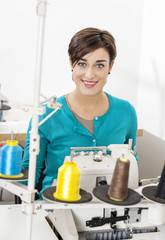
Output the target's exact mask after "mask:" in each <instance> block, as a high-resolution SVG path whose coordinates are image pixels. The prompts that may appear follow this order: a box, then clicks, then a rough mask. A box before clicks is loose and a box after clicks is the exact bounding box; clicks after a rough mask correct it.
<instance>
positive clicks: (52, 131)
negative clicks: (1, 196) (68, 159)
mask: <svg viewBox="0 0 165 240" xmlns="http://www.w3.org/2000/svg"><path fill="white" fill-rule="evenodd" d="M107 96H108V97H109V101H110V107H109V109H108V111H107V112H106V113H105V114H104V115H103V116H95V117H94V134H93V135H92V134H91V133H90V132H89V131H88V130H87V129H86V128H85V127H83V126H82V125H81V124H80V123H79V122H78V121H77V120H76V118H75V117H74V115H73V113H72V112H71V110H70V109H69V107H68V105H67V103H66V100H65V96H61V97H59V98H58V99H57V102H60V103H61V104H62V108H61V110H58V111H57V112H56V113H55V114H54V115H53V116H51V117H50V118H49V119H48V120H47V121H46V122H44V123H43V124H42V125H41V126H40V127H39V136H40V152H39V155H38V156H37V165H36V183H37V181H38V179H39V176H40V173H41V171H42V169H43V166H44V163H45V170H44V174H45V178H44V180H43V188H42V190H44V189H45V188H48V187H50V186H51V184H52V182H53V180H54V179H55V178H57V173H58V168H59V167H60V166H61V165H62V164H63V161H64V158H65V156H69V155H70V147H90V146H108V145H110V144H124V143H128V141H129V139H132V140H133V147H134V146H136V136H137V116H136V112H135V109H134V107H133V106H132V105H131V104H130V103H129V102H128V101H126V100H122V99H119V98H116V97H113V96H111V95H110V94H107ZM53 110H54V109H50V108H48V107H47V106H46V112H45V114H44V115H42V116H40V117H39V121H41V120H42V119H44V118H45V117H46V116H47V115H48V114H50V113H51V112H52V111H53ZM30 129H31V122H30V124H29V128H28V132H27V139H26V145H25V149H24V157H23V162H22V168H23V169H28V167H29V144H30V134H29V131H30Z"/></svg>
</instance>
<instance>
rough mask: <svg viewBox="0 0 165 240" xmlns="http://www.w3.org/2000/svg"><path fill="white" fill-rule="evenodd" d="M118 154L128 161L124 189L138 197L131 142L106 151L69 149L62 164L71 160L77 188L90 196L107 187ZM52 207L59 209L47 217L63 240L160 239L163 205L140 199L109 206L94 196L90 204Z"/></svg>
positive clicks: (164, 228)
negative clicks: (77, 174)
mask: <svg viewBox="0 0 165 240" xmlns="http://www.w3.org/2000/svg"><path fill="white" fill-rule="evenodd" d="M107 151H110V152H111V155H109V154H107ZM121 155H124V156H126V157H127V158H128V159H129V160H130V174H129V183H128V187H129V188H131V189H136V191H137V192H139V195H141V189H142V188H143V187H139V177H138V164H137V160H136V158H135V156H134V154H133V151H132V150H131V143H130V144H128V145H127V144H124V145H110V146H108V147H107V148H106V147H96V148H72V149H71V156H67V157H66V158H65V161H70V160H71V158H73V159H72V160H73V161H74V162H76V164H77V166H78V167H79V168H80V170H81V183H80V188H82V189H84V190H86V191H87V192H90V193H92V191H93V189H94V188H95V187H96V186H97V185H100V186H101V185H102V184H103V185H104V184H110V181H111V178H112V175H113V170H114V167H115V163H116V159H117V158H118V157H121ZM55 184H56V183H54V184H53V185H55ZM56 204H58V205H61V209H55V210H54V211H53V212H50V213H49V215H48V216H49V219H50V220H51V222H52V224H53V225H54V226H55V229H56V232H57V233H58V234H57V236H61V237H62V239H64V240H65V239H66V240H78V239H79V240H95V239H100V240H111V239H116V240H117V239H131V238H133V239H139V240H140V239H156V240H158V239H159V240H161V239H162V240H163V239H164V234H165V205H163V204H160V203H154V202H152V201H149V200H147V199H146V198H143V197H142V198H141V197H140V201H139V202H138V203H135V204H133V205H128V206H127V205H123V206H122V204H121V205H113V204H109V203H106V202H104V201H100V200H99V199H98V198H97V197H95V195H93V199H92V201H89V202H87V203H83V204H80V203H76V204H69V203H57V202H56ZM56 204H55V206H56ZM57 239H61V238H57Z"/></svg>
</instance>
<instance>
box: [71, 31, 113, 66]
mask: <svg viewBox="0 0 165 240" xmlns="http://www.w3.org/2000/svg"><path fill="white" fill-rule="evenodd" d="M98 48H104V49H105V50H107V51H108V53H109V57H110V64H111V63H112V61H113V60H114V59H115V57H116V55H117V52H116V44H115V39H114V37H113V36H112V35H111V34H110V33H109V32H108V31H105V30H100V29H98V28H85V29H82V30H81V31H79V32H77V33H76V34H75V35H74V36H73V37H72V39H71V41H70V43H69V48H68V54H69V57H70V59H71V62H72V64H76V63H77V61H79V60H80V59H81V58H82V57H83V56H85V55H86V54H88V53H90V52H93V51H95V50H96V49H98Z"/></svg>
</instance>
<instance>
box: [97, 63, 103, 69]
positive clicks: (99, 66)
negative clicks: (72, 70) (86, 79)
mask: <svg viewBox="0 0 165 240" xmlns="http://www.w3.org/2000/svg"><path fill="white" fill-rule="evenodd" d="M96 67H97V68H103V67H104V64H102V63H99V64H96Z"/></svg>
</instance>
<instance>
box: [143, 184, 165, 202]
mask: <svg viewBox="0 0 165 240" xmlns="http://www.w3.org/2000/svg"><path fill="white" fill-rule="evenodd" d="M156 190H157V186H147V187H144V188H143V189H142V194H143V195H144V197H146V198H148V199H149V200H152V201H154V202H157V203H162V204H165V199H161V198H157V197H155V194H156Z"/></svg>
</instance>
